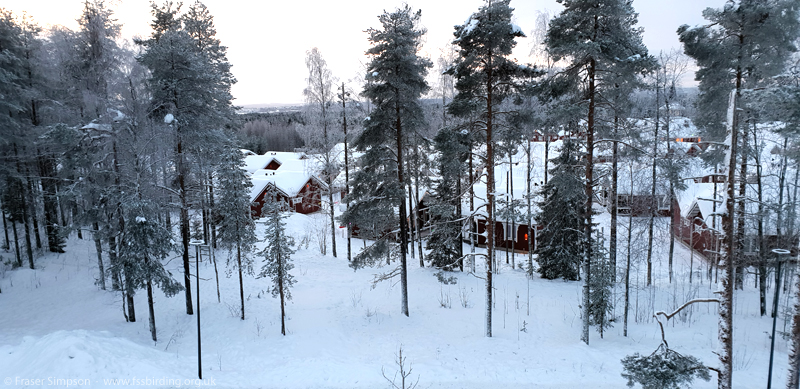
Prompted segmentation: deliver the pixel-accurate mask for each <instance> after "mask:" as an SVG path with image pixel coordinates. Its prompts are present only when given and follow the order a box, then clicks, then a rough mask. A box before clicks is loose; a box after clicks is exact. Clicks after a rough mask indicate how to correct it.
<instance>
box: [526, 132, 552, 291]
mask: <svg viewBox="0 0 800 389" xmlns="http://www.w3.org/2000/svg"><path fill="white" fill-rule="evenodd" d="M525 142H526V143H527V153H526V154H527V155H526V158H527V161H526V162H527V168H526V170H525V172H526V177H525V183H526V186H527V188H526V189H527V192H526V196H525V200H526V202H527V206H528V210H527V215H525V219H526V220H527V221H528V229H527V232H526V234H525V236H526V237H527V238H528V239H527V240H528V269H527V273H528V278H533V234H532V232H533V229H532V228H531V226H533V214H532V208H531V205H532V204H531V197H532V196H533V194H532V193H531V173H532V172H533V163H532V162H531V140H530V139H526V140H525ZM546 148H547V143H546V142H545V159H546V158H547V151H546ZM545 175H546V174H545Z"/></svg>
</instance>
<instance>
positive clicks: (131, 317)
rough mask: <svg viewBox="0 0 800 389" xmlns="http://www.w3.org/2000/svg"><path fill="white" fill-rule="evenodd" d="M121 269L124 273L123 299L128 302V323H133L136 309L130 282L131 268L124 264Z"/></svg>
mask: <svg viewBox="0 0 800 389" xmlns="http://www.w3.org/2000/svg"><path fill="white" fill-rule="evenodd" d="M122 269H123V271H124V272H125V299H126V301H127V302H128V321H130V322H135V321H136V307H135V306H134V304H133V293H134V292H135V291H134V289H133V282H132V281H131V280H130V277H131V276H130V274H131V268H130V266H128V265H127V264H126V265H123V267H122Z"/></svg>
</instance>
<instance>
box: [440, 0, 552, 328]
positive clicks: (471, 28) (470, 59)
mask: <svg viewBox="0 0 800 389" xmlns="http://www.w3.org/2000/svg"><path fill="white" fill-rule="evenodd" d="M513 10H514V9H513V8H511V7H510V6H509V0H500V1H495V0H487V1H486V3H485V4H484V5H483V6H481V7H480V9H478V12H476V13H474V14H472V15H471V16H470V18H469V19H468V20H467V22H466V23H465V24H464V25H460V26H455V32H454V35H455V40H454V41H453V44H455V45H457V46H458V47H459V49H460V52H459V54H460V57H459V58H458V59H457V60H456V64H455V66H454V67H452V68H451V71H449V73H450V74H452V75H453V76H454V77H455V79H456V90H457V91H458V93H457V94H456V96H455V97H454V98H453V101H452V102H451V103H450V105H449V106H448V111H449V112H450V113H451V114H452V115H454V116H456V117H460V118H479V119H478V120H476V121H475V122H474V123H472V124H473V125H474V128H477V129H478V131H480V132H482V133H483V134H485V142H486V155H485V163H486V165H485V166H486V183H487V185H486V193H487V194H488V195H487V199H486V203H487V204H486V213H487V219H486V220H487V223H486V225H487V235H486V238H487V239H486V247H487V248H489V249H488V256H487V260H486V263H487V268H486V336H488V337H491V336H492V274H493V270H492V265H493V262H494V250H493V249H492V248H493V247H494V239H495V230H494V224H495V223H494V221H495V217H494V214H493V212H494V203H495V176H494V166H495V164H496V162H497V156H496V155H495V152H494V147H495V132H497V131H498V129H499V128H501V124H502V121H503V118H502V116H503V115H502V114H501V112H503V110H501V109H500V104H502V103H503V101H504V100H505V99H506V98H508V97H509V96H511V95H513V94H515V93H517V92H519V89H520V87H521V84H522V82H521V81H522V80H523V79H528V78H530V77H532V76H534V75H536V74H537V72H535V71H534V70H533V69H532V68H530V67H528V66H522V65H519V64H518V63H516V62H515V61H513V60H512V59H511V58H509V56H510V55H511V51H512V49H513V48H514V46H515V45H516V41H515V39H516V38H518V37H523V36H525V35H524V34H523V33H522V30H520V29H519V27H518V26H516V25H514V24H512V23H511V15H512V12H513Z"/></svg>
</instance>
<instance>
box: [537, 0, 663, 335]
mask: <svg viewBox="0 0 800 389" xmlns="http://www.w3.org/2000/svg"><path fill="white" fill-rule="evenodd" d="M559 2H560V3H561V4H563V5H564V10H563V11H561V13H560V14H559V15H558V16H556V17H555V18H553V19H552V20H551V21H550V27H549V28H548V30H547V51H548V53H549V54H550V55H552V56H553V59H554V60H556V61H560V60H566V61H567V64H566V67H565V69H564V70H563V71H561V72H559V73H558V74H557V75H556V77H553V78H552V79H551V81H550V83H549V84H550V86H551V88H550V92H549V93H550V95H551V96H563V95H565V94H571V93H579V94H581V96H582V100H584V101H585V100H588V101H587V104H586V105H585V111H583V113H584V115H585V116H584V117H585V118H586V119H585V120H586V126H587V128H586V173H585V175H586V180H585V184H584V186H585V192H586V194H585V197H584V199H585V201H586V203H585V204H584V206H583V213H584V222H583V226H582V228H583V232H584V237H583V240H582V241H583V245H584V247H585V248H584V256H585V258H584V260H583V273H584V274H585V275H586V276H585V277H584V287H583V302H582V306H583V310H584V311H583V318H584V319H583V320H584V322H583V331H582V333H581V339H582V340H583V341H584V342H586V344H588V343H589V323H588V318H589V315H588V312H587V311H586V310H587V309H588V308H589V285H588V282H589V281H590V276H589V274H590V268H589V266H590V263H591V262H592V246H591V243H590V242H591V241H592V201H593V200H592V199H593V198H594V185H595V177H594V146H595V138H594V136H595V132H596V131H597V130H598V129H597V127H598V123H599V122H600V120H598V119H600V117H599V116H600V112H599V108H600V104H599V103H600V102H601V101H602V100H603V98H604V97H603V92H604V91H606V90H608V89H613V88H615V84H614V83H613V82H609V81H611V80H609V78H611V79H614V78H617V77H618V75H617V74H616V73H617V72H618V71H619V70H621V69H624V70H625V71H626V72H630V73H631V74H636V73H643V72H647V71H648V70H650V69H652V68H653V67H654V66H655V61H654V60H653V58H652V57H651V56H649V55H648V54H647V48H646V47H645V46H644V44H643V43H642V30H641V29H640V28H636V27H635V25H636V23H637V14H636V12H634V9H633V4H632V1H630V0H600V1H598V0H559ZM623 65H624V66H623ZM582 107H583V105H582Z"/></svg>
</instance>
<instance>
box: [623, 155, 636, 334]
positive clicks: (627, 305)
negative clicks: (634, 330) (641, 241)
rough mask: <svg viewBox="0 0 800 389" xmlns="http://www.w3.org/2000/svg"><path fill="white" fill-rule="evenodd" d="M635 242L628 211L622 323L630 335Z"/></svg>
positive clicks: (631, 219) (624, 329) (625, 332)
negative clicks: (632, 255) (633, 248)
mask: <svg viewBox="0 0 800 389" xmlns="http://www.w3.org/2000/svg"><path fill="white" fill-rule="evenodd" d="M630 190H631V191H630V195H629V197H628V198H631V197H633V168H631V188H630ZM632 242H633V212H629V213H628V242H627V243H628V244H627V246H626V251H627V253H626V254H627V255H626V260H625V312H624V319H623V325H622V335H623V336H628V312H629V311H630V307H631V299H630V296H631V243H632Z"/></svg>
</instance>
